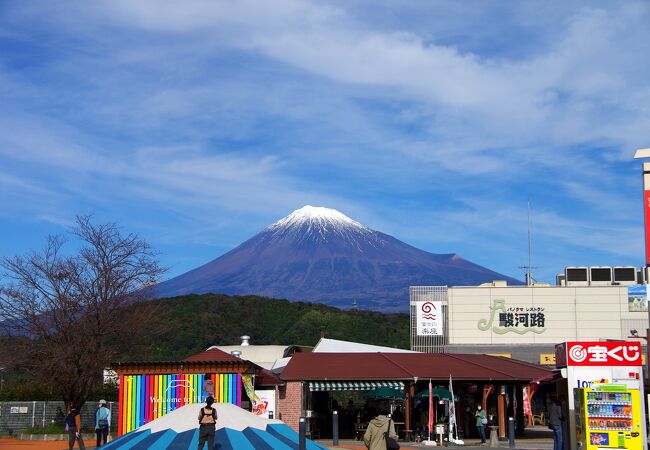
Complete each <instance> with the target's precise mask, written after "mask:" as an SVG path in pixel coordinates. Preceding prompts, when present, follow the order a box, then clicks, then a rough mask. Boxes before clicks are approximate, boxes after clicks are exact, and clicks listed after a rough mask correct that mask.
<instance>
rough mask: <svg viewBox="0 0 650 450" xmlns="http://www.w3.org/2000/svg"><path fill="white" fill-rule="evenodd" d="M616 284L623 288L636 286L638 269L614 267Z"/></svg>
mask: <svg viewBox="0 0 650 450" xmlns="http://www.w3.org/2000/svg"><path fill="white" fill-rule="evenodd" d="M614 283H616V284H620V285H623V286H627V285H631V284H636V283H637V282H636V267H622V266H615V267H614Z"/></svg>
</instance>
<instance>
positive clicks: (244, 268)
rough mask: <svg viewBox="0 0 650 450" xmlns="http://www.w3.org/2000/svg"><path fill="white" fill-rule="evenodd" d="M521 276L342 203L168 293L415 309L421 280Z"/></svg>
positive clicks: (259, 238)
mask: <svg viewBox="0 0 650 450" xmlns="http://www.w3.org/2000/svg"><path fill="white" fill-rule="evenodd" d="M494 279H507V280H508V282H509V283H519V282H518V281H517V280H514V279H512V278H509V277H506V276H503V275H501V274H498V273H496V272H494V271H491V270H489V269H486V268H485V267H481V266H479V265H477V264H474V263H472V262H469V261H466V260H464V259H462V258H461V257H459V256H458V255H455V254H434V253H428V252H425V251H423V250H419V249H417V248H415V247H412V246H410V245H408V244H405V243H403V242H401V241H399V240H397V239H395V238H394V237H392V236H389V235H387V234H384V233H381V232H378V231H374V230H371V229H370V228H368V227H366V226H364V225H362V224H360V223H358V222H356V221H354V220H352V219H350V218H349V217H347V216H345V215H344V214H341V213H340V212H338V211H335V210H332V209H328V208H316V207H312V206H305V207H303V208H301V209H299V210H296V211H294V212H293V213H291V214H290V215H288V216H287V217H285V218H283V219H281V220H279V221H278V222H276V223H274V224H272V225H270V226H269V227H267V228H266V229H264V230H263V231H262V232H260V233H258V234H257V235H255V236H254V237H252V238H251V239H249V240H248V241H246V242H244V243H243V244H241V245H239V246H238V247H236V248H235V249H233V250H232V251H230V252H228V253H226V254H225V255H223V256H221V257H219V258H217V259H215V260H213V261H211V262H209V263H207V264H205V265H204V266H201V267H198V268H197V269H194V270H191V271H189V272H187V273H185V274H183V275H180V276H178V277H176V278H173V279H171V280H169V281H166V282H163V283H161V284H160V285H159V286H158V293H159V295H160V296H165V297H170V296H175V295H183V294H188V293H208V292H216V293H223V294H255V295H263V296H267V297H275V298H287V299H290V300H305V301H313V302H320V303H325V304H329V305H333V306H338V307H343V308H349V307H350V306H351V305H352V302H353V301H356V302H357V304H358V305H359V307H360V308H368V309H376V310H385V311H396V310H402V311H403V310H407V309H408V287H409V286H413V285H450V286H451V285H477V284H480V283H484V282H488V281H492V280H494Z"/></svg>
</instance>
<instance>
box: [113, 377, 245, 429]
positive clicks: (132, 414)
mask: <svg viewBox="0 0 650 450" xmlns="http://www.w3.org/2000/svg"><path fill="white" fill-rule="evenodd" d="M209 377H210V379H212V381H214V398H215V401H216V402H220V403H233V404H235V405H237V406H241V396H242V390H243V389H242V380H241V375H240V374H238V373H218V374H209ZM205 380H206V375H204V374H175V375H122V376H121V377H120V393H119V412H118V425H117V426H118V429H117V431H118V435H119V436H122V435H123V434H126V433H128V432H129V431H133V430H135V429H136V428H138V427H140V426H142V425H144V424H146V423H148V422H151V421H152V420H154V419H157V418H159V417H162V416H164V415H165V414H167V413H168V412H170V411H173V410H175V409H177V408H180V407H181V406H183V405H187V404H189V403H201V402H203V401H205V397H206V395H205V392H204V391H203V383H204V382H205Z"/></svg>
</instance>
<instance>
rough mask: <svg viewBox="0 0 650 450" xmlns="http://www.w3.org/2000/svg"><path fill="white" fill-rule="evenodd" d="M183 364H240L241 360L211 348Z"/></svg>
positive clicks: (186, 359) (191, 357) (187, 359)
mask: <svg viewBox="0 0 650 450" xmlns="http://www.w3.org/2000/svg"><path fill="white" fill-rule="evenodd" d="M182 361H183V362H241V361H242V360H241V359H239V358H237V357H236V356H233V355H231V354H230V353H226V352H224V351H222V350H219V349H218V348H211V349H209V350H206V351H204V352H201V353H197V354H196V355H192V356H190V357H189V358H185V359H183V360H182Z"/></svg>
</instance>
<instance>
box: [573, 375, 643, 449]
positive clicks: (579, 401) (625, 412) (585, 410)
mask: <svg viewBox="0 0 650 450" xmlns="http://www.w3.org/2000/svg"><path fill="white" fill-rule="evenodd" d="M574 398H575V400H576V403H575V416H576V440H577V446H578V448H579V449H584V450H599V449H610V448H625V449H632V450H637V449H638V450H643V449H645V443H644V442H643V432H642V427H643V420H644V418H643V417H642V414H641V411H642V410H641V398H640V393H639V390H638V389H630V388H628V387H627V386H626V385H624V384H601V385H597V384H594V385H592V387H591V388H579V389H575V390H574Z"/></svg>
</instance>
